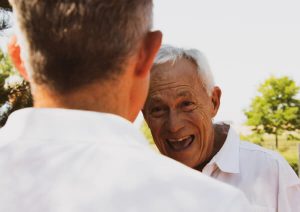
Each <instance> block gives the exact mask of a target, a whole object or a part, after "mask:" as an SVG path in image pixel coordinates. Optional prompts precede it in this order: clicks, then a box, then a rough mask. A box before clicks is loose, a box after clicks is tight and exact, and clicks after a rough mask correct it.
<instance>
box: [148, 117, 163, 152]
mask: <svg viewBox="0 0 300 212" xmlns="http://www.w3.org/2000/svg"><path fill="white" fill-rule="evenodd" d="M148 125H149V128H150V130H151V134H152V137H153V140H154V143H155V145H156V146H157V148H158V149H159V151H160V152H162V153H165V147H164V145H165V142H164V140H163V138H162V133H163V128H162V121H161V120H159V119H151V118H150V119H149V123H148Z"/></svg>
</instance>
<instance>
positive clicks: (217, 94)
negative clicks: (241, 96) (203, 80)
mask: <svg viewBox="0 0 300 212" xmlns="http://www.w3.org/2000/svg"><path fill="white" fill-rule="evenodd" d="M221 95H222V91H221V89H220V88H219V87H218V86H215V87H214V88H213V91H212V94H211V101H212V105H213V108H212V116H213V117H215V116H216V115H217V113H218V110H219V107H220V102H221Z"/></svg>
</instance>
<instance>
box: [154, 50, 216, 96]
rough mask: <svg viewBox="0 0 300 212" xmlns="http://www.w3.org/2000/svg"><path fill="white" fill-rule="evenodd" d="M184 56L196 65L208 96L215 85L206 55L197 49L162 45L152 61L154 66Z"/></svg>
mask: <svg viewBox="0 0 300 212" xmlns="http://www.w3.org/2000/svg"><path fill="white" fill-rule="evenodd" d="M180 58H185V59H188V60H191V61H193V62H194V63H195V64H196V65H197V70H198V73H199V76H200V77H201V78H202V83H203V86H204V88H205V89H206V92H207V94H208V95H209V96H210V95H211V93H212V90H213V88H214V86H215V82H214V78H213V75H212V72H211V70H210V67H209V64H208V61H207V59H206V57H205V56H204V55H203V54H202V53H201V52H200V51H199V50H197V49H183V48H178V47H174V46H171V45H163V46H162V47H161V48H160V50H159V52H158V54H157V56H156V58H155V61H154V66H156V65H160V64H163V63H166V62H172V63H175V62H176V60H178V59H180Z"/></svg>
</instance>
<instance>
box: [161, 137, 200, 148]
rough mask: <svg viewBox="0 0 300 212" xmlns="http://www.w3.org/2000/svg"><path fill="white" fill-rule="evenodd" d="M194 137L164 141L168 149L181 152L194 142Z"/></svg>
mask: <svg viewBox="0 0 300 212" xmlns="http://www.w3.org/2000/svg"><path fill="white" fill-rule="evenodd" d="M194 138H195V137H194V135H189V136H186V137H182V138H177V139H174V138H171V139H166V141H167V144H168V145H169V147H170V148H171V149H172V150H174V151H182V150H184V149H186V148H188V147H189V146H190V145H191V144H192V143H193V141H194Z"/></svg>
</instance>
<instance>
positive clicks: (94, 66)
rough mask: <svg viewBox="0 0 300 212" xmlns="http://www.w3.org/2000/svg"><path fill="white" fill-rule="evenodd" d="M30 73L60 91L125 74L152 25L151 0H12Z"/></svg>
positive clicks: (37, 79)
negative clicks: (129, 61)
mask: <svg viewBox="0 0 300 212" xmlns="http://www.w3.org/2000/svg"><path fill="white" fill-rule="evenodd" d="M10 3H11V4H12V6H13V10H14V13H15V14H16V22H17V30H18V31H17V36H18V40H19V43H20V45H21V50H22V52H21V53H22V59H23V60H24V62H25V67H26V70H27V72H28V74H29V76H30V78H31V79H32V80H33V81H34V82H35V83H37V84H39V85H46V86H47V87H48V88H50V89H52V90H54V91H55V92H58V93H67V92H70V91H73V90H75V89H78V88H80V87H82V86H85V85H88V84H89V83H92V82H94V81H96V80H97V81H99V80H107V79H113V78H114V77H115V76H117V75H118V74H120V73H122V71H123V66H124V65H125V64H126V62H127V59H128V57H129V56H130V55H131V54H132V53H134V52H135V50H136V49H137V48H138V47H139V44H140V41H141V40H142V38H143V37H144V36H145V34H146V33H147V31H148V30H149V28H150V27H151V20H152V17H151V16H152V1H151V0H124V1H120V0H89V1H86V0H51V1H45V0H31V1H28V0H10Z"/></svg>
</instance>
